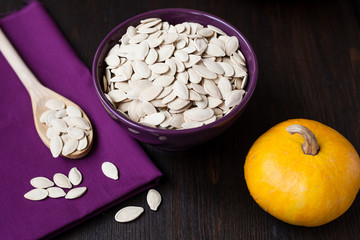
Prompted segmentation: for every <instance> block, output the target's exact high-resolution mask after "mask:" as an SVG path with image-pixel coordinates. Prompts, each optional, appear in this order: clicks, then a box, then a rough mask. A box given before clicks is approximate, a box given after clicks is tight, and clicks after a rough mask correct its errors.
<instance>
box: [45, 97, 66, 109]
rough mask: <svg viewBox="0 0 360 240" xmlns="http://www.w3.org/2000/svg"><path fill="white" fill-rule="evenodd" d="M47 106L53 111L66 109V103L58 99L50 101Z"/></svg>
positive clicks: (46, 103)
mask: <svg viewBox="0 0 360 240" xmlns="http://www.w3.org/2000/svg"><path fill="white" fill-rule="evenodd" d="M45 106H46V107H47V108H49V109H51V110H60V109H63V108H65V103H63V102H62V101H60V100H57V99H50V100H48V101H46V102H45Z"/></svg>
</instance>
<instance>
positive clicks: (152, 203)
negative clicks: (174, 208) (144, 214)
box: [146, 189, 161, 211]
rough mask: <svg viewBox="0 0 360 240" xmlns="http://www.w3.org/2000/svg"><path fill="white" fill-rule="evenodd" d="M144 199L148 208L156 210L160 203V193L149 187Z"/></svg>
mask: <svg viewBox="0 0 360 240" xmlns="http://www.w3.org/2000/svg"><path fill="white" fill-rule="evenodd" d="M146 200H147V203H148V205H149V207H150V209H151V210H153V211H156V210H157V209H158V207H159V206H160V203H161V195H160V193H159V192H158V191H156V190H155V189H150V190H149V191H148V193H147V196H146Z"/></svg>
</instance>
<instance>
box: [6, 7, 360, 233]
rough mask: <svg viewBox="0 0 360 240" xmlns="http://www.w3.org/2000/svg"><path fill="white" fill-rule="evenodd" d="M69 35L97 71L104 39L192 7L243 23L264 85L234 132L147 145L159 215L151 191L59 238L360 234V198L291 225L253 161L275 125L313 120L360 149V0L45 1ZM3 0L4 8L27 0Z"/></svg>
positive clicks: (234, 22)
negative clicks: (274, 212)
mask: <svg viewBox="0 0 360 240" xmlns="http://www.w3.org/2000/svg"><path fill="white" fill-rule="evenodd" d="M40 2H42V3H43V4H44V6H45V8H46V9H47V10H48V12H49V13H50V15H51V16H52V17H53V19H54V20H55V22H56V23H57V25H58V26H59V28H60V29H61V31H62V32H63V34H64V36H65V37H66V38H67V39H68V41H69V42H70V44H71V45H72V47H73V48H74V50H75V51H76V52H77V54H78V55H79V56H80V58H81V59H82V60H83V61H84V63H85V64H86V65H87V66H88V67H89V68H90V66H91V64H92V59H93V57H94V54H95V51H96V49H97V46H98V45H99V43H100V42H101V40H102V39H103V37H104V36H105V35H106V34H107V33H108V32H109V31H110V30H111V29H112V28H114V27H115V26H116V25H118V24H119V23H120V22H122V21H124V20H125V19H127V18H129V17H131V16H134V15H136V14H139V13H142V12H145V11H148V10H152V9H158V8H167V7H182V8H192V9H198V10H202V11H206V12H209V13H212V14H215V15H217V16H219V17H221V18H223V19H225V20H226V21H228V22H230V23H232V24H233V25H234V26H236V27H237V28H238V29H239V30H240V31H241V32H242V33H243V34H244V35H245V36H246V37H247V38H248V40H249V41H250V42H251V44H252V46H253V48H254V50H255V52H256V54H257V57H258V62H259V70H260V71H259V78H258V85H257V88H256V90H255V93H254V95H253V99H252V101H251V103H250V104H249V106H248V108H247V109H246V111H245V113H244V114H243V116H242V117H241V118H240V119H239V120H238V121H237V122H236V123H235V124H234V125H233V126H232V127H231V128H230V129H229V130H228V131H226V132H225V133H224V134H222V135H220V136H219V137H217V138H216V139H214V140H212V141H210V142H207V143H205V144H203V145H201V146H198V147H196V148H194V149H191V150H188V151H184V152H165V151H160V150H157V149H155V148H153V147H152V146H149V145H145V144H142V146H143V148H144V150H145V151H146V152H147V154H148V155H149V156H150V158H151V159H152V160H153V162H154V163H155V164H156V165H157V166H158V168H159V169H160V170H161V171H162V172H163V174H164V177H163V178H162V180H161V181H160V183H159V185H158V187H157V188H156V189H157V190H158V191H159V192H160V193H161V194H162V197H163V203H162V205H161V206H160V208H159V209H158V211H157V212H152V211H149V210H148V208H147V206H146V192H144V193H141V194H139V195H137V196H135V197H133V198H131V199H129V200H126V201H125V202H123V203H121V204H119V205H118V206H116V207H114V208H112V209H110V210H108V211H105V212H103V213H102V214H100V215H98V216H97V217H94V218H92V219H90V220H88V221H86V222H84V223H82V224H80V225H78V226H76V227H74V228H72V229H71V230H69V231H66V232H65V233H62V234H61V235H59V236H58V237H56V239H58V240H65V239H133V240H138V239H154V240H160V239H161V240H163V239H164V240H166V239H184V240H188V239H194V240H200V239H206V240H207V239H209V240H212V239H230V240H231V239H359V236H360V199H359V196H358V197H357V198H356V199H355V202H354V204H353V205H352V206H351V207H350V209H349V210H348V211H347V212H346V213H345V214H344V215H343V216H341V217H340V218H338V219H336V220H335V221H333V222H331V223H329V224H326V225H324V226H321V227H316V228H305V227H296V226H292V225H289V224H286V223H283V222H281V221H279V220H277V219H275V218H274V217H272V216H271V215H269V214H268V213H266V212H265V211H263V210H262V209H261V208H260V207H259V206H258V205H257V204H256V203H255V201H254V200H253V199H252V198H251V196H250V194H249V192H248V190H247V187H246V183H245V180H244V172H243V166H244V160H245V157H246V154H247V152H248V150H249V148H250V147H251V145H252V143H253V142H254V141H255V140H256V139H257V138H258V137H259V136H260V135H261V134H262V133H264V132H265V131H266V130H268V129H269V128H270V127H272V126H273V125H275V124H277V123H279V122H281V121H284V120H287V119H290V118H309V119H313V120H317V121H320V122H322V123H324V124H327V125H329V126H331V127H333V128H335V129H336V130H338V131H339V132H340V133H342V134H343V135H344V136H345V137H346V138H348V139H349V141H350V142H351V143H352V144H353V145H354V147H355V148H356V149H357V150H360V138H359V133H360V101H359V100H360V98H359V96H360V31H359V26H360V24H359V21H358V18H357V13H356V5H357V4H358V1H357V2H356V1H350V0H338V1H265V0H255V1H250V0H249V1H238V0H209V1H206V0H182V1H175V0H148V1H129V0H128V1H124V0H98V1H96V0H87V1H86V0H77V1H74V0H43V1H40ZM24 5H25V3H24V2H23V1H22V0H1V1H0V12H1V13H5V12H11V11H13V10H15V9H18V8H20V7H21V6H24ZM128 205H136V206H143V207H145V213H144V214H143V215H142V216H141V217H140V218H138V219H137V220H136V221H134V222H131V223H127V224H121V223H117V222H116V221H115V220H114V215H115V213H116V212H117V211H118V210H119V209H120V208H122V207H125V206H128Z"/></svg>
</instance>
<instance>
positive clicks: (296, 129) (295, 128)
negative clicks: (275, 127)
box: [286, 124, 320, 156]
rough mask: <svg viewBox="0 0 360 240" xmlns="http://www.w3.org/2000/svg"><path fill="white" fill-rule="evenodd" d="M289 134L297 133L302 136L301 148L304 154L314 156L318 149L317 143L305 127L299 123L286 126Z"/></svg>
mask: <svg viewBox="0 0 360 240" xmlns="http://www.w3.org/2000/svg"><path fill="white" fill-rule="evenodd" d="M286 131H288V132H289V133H290V134H291V135H293V134H295V133H298V134H300V135H301V136H303V138H304V140H305V142H304V144H303V145H302V149H303V151H304V153H305V154H308V155H313V156H315V155H316V154H317V153H318V151H319V148H320V147H319V144H318V142H317V140H316V138H315V135H314V134H313V133H312V132H311V131H310V129H308V128H307V127H305V126H303V125H299V124H293V125H290V126H288V127H287V128H286Z"/></svg>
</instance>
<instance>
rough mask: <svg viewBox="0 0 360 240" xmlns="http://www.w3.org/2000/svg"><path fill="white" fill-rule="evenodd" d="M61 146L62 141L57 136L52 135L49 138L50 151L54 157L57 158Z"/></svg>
mask: <svg viewBox="0 0 360 240" xmlns="http://www.w3.org/2000/svg"><path fill="white" fill-rule="evenodd" d="M62 148H63V142H62V140H61V138H60V137H59V136H54V137H52V138H51V139H50V151H51V154H52V156H53V157H54V158H57V157H58V156H59V155H60V153H61V151H62Z"/></svg>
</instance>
